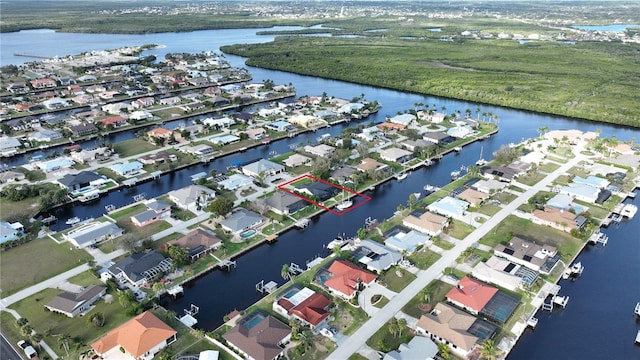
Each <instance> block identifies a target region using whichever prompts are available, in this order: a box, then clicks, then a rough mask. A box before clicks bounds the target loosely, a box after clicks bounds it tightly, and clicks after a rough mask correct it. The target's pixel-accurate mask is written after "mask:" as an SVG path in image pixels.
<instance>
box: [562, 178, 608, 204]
mask: <svg viewBox="0 0 640 360" xmlns="http://www.w3.org/2000/svg"><path fill="white" fill-rule="evenodd" d="M601 191H604V190H600V189H599V188H597V187H593V186H590V185H586V184H576V183H571V184H569V185H566V186H561V187H560V188H559V189H558V192H559V193H560V194H566V195H569V196H571V197H573V198H576V199H578V200H581V201H584V202H588V203H596V201H597V200H598V197H599V195H600V192H601Z"/></svg>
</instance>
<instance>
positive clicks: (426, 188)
mask: <svg viewBox="0 0 640 360" xmlns="http://www.w3.org/2000/svg"><path fill="white" fill-rule="evenodd" d="M423 189H424V191H426V192H428V193H432V192H436V191H438V190H440V188H439V187H437V186H435V185H429V184H427V185H425V186H424V187H423Z"/></svg>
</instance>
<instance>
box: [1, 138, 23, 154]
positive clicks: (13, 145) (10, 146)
mask: <svg viewBox="0 0 640 360" xmlns="http://www.w3.org/2000/svg"><path fill="white" fill-rule="evenodd" d="M21 146H22V144H21V143H20V140H18V139H17V138H13V137H8V136H0V153H1V154H3V155H10V154H13V153H15V152H16V151H17V150H18V148H20V147H21Z"/></svg>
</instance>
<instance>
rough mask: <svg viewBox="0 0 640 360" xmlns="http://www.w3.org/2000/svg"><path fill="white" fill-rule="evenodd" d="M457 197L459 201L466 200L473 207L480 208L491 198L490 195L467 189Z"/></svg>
mask: <svg viewBox="0 0 640 360" xmlns="http://www.w3.org/2000/svg"><path fill="white" fill-rule="evenodd" d="M457 197H458V199H460V200H464V201H466V202H468V203H469V204H471V205H473V206H479V205H482V203H483V202H484V201H485V200H486V199H488V198H489V195H488V194H487V193H483V192H481V191H477V190H473V189H469V188H466V189H464V190H463V191H462V192H461V193H459V194H458V196H457Z"/></svg>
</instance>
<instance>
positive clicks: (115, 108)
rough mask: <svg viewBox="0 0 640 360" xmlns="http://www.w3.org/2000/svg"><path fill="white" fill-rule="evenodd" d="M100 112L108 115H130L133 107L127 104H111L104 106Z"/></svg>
mask: <svg viewBox="0 0 640 360" xmlns="http://www.w3.org/2000/svg"><path fill="white" fill-rule="evenodd" d="M100 110H102V111H103V112H105V113H107V114H113V115H118V114H122V113H129V112H130V111H132V110H133V106H131V105H129V104H127V103H125V102H118V103H110V104H105V105H102V107H101V108H100Z"/></svg>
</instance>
